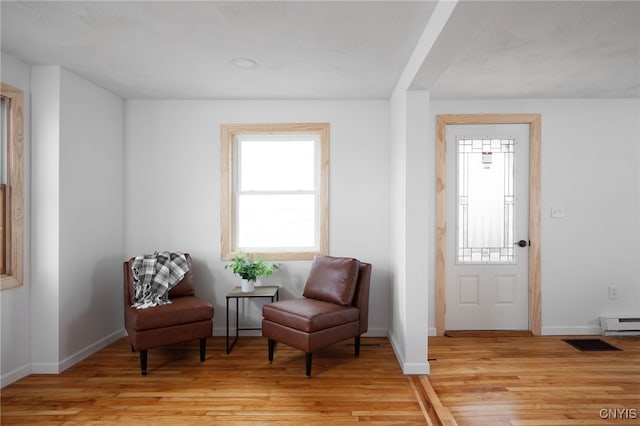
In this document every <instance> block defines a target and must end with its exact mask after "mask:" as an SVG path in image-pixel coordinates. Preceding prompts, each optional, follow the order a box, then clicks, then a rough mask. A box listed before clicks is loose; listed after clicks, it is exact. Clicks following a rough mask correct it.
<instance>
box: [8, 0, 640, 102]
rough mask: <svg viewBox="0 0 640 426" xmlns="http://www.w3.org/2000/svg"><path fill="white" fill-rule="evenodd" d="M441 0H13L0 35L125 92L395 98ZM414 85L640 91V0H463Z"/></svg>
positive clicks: (459, 93)
mask: <svg viewBox="0 0 640 426" xmlns="http://www.w3.org/2000/svg"><path fill="white" fill-rule="evenodd" d="M436 3H437V2H436V1H406V2H405V1H253V2H250V1H242V0H236V1H194V2H184V1H155V2H142V1H128V2H113V1H107V2H97V1H73V2H60V1H53V2H51V1H49V2H46V1H45V2H14V1H4V0H3V1H2V3H0V13H1V15H2V16H1V25H2V27H1V32H0V36H1V42H2V51H3V52H5V53H8V54H10V55H13V56H15V57H17V58H19V59H21V60H23V61H25V62H28V63H32V64H55V65H62V66H63V67H65V68H67V69H69V70H71V71H73V72H75V73H77V74H79V75H82V76H84V77H85V78H87V79H88V80H90V81H93V82H95V83H96V84H98V85H100V86H102V87H104V88H107V89H109V90H112V91H113V92H115V93H117V94H119V95H120V96H122V97H124V98H170V99H171V98H174V99H175V98H178V99H186V98H195V99H344V98H358V99H372V98H378V99H381V98H382V99H384V98H388V97H389V96H390V94H391V92H392V90H393V88H394V86H395V84H396V82H397V81H398V78H399V76H400V74H401V72H402V70H403V69H404V67H405V65H406V64H407V61H408V59H409V57H410V55H411V53H412V51H413V49H414V47H415V46H416V43H417V42H418V39H419V38H420V36H421V34H422V32H423V30H424V28H425V26H426V25H427V22H428V20H429V18H430V17H431V14H432V13H433V10H434V8H435V6H436ZM234 57H246V58H251V59H253V60H255V61H257V62H258V64H259V65H258V67H257V68H255V69H240V68H237V67H235V66H234V65H232V64H231V62H230V61H231V59H233V58H234ZM412 86H413V87H414V88H419V89H428V90H431V92H432V95H433V96H434V97H437V98H487V97H490V98H522V97H530V98H567V97H568V98H571V97H586V98H607V97H633V98H640V2H639V1H622V2H612V1H606V2H605V1H603V2H595V1H586V2H576V1H567V2H558V1H544V2H542V1H530V2H522V1H514V2H505V1H497V2H487V1H460V2H459V3H458V5H457V6H456V8H455V10H454V12H453V14H452V16H451V18H450V19H449V21H448V23H447V25H446V26H445V28H444V30H443V31H442V32H441V33H440V35H439V37H438V39H437V42H436V43H435V45H434V46H433V48H432V49H431V51H430V53H429V55H428V56H427V58H425V61H424V63H423V66H422V67H421V69H420V70H419V72H418V75H417V76H416V78H415V80H414V82H413V85H412Z"/></svg>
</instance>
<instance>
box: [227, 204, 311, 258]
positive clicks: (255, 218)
mask: <svg viewBox="0 0 640 426" xmlns="http://www.w3.org/2000/svg"><path fill="white" fill-rule="evenodd" d="M238 204H239V205H238V216H239V217H238V234H239V235H238V246H239V247H238V248H239V249H240V250H244V249H249V248H260V249H265V250H268V249H282V248H311V249H317V247H316V238H315V229H316V211H315V196H314V195H311V194H302V195H240V196H239V200H238Z"/></svg>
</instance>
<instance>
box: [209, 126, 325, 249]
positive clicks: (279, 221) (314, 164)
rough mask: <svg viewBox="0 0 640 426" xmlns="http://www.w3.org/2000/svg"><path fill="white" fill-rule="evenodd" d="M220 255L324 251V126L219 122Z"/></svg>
mask: <svg viewBox="0 0 640 426" xmlns="http://www.w3.org/2000/svg"><path fill="white" fill-rule="evenodd" d="M220 141H221V161H222V164H221V166H222V167H221V173H222V208H221V211H222V218H221V231H222V236H221V255H222V258H223V259H225V260H229V259H231V258H233V257H234V256H235V255H236V254H237V253H238V252H245V253H249V254H253V255H255V256H260V257H262V258H264V259H265V260H294V259H299V260H301V259H312V258H313V256H314V255H316V254H327V252H328V199H329V197H328V186H329V125H328V124H327V123H318V124H316V123H310V124H223V125H222V127H221V138H220Z"/></svg>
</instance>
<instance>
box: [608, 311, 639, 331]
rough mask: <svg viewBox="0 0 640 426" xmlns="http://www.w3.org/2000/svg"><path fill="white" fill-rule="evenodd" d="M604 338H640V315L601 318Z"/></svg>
mask: <svg viewBox="0 0 640 426" xmlns="http://www.w3.org/2000/svg"><path fill="white" fill-rule="evenodd" d="M600 327H601V328H602V335H603V336H640V315H611V316H602V317H600Z"/></svg>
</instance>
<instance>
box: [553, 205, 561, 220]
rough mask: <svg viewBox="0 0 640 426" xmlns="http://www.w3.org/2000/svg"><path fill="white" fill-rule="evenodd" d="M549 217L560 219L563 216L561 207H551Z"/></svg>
mask: <svg viewBox="0 0 640 426" xmlns="http://www.w3.org/2000/svg"><path fill="white" fill-rule="evenodd" d="M551 217H552V218H554V219H561V218H563V217H564V208H563V207H551Z"/></svg>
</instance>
